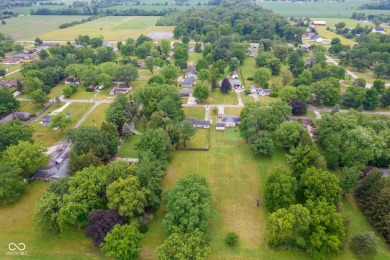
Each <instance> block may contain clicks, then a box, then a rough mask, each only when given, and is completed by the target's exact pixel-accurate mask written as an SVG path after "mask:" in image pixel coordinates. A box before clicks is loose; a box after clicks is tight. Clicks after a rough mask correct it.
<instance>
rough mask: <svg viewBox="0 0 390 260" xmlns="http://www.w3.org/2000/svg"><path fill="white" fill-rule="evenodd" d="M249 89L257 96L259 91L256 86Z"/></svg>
mask: <svg viewBox="0 0 390 260" xmlns="http://www.w3.org/2000/svg"><path fill="white" fill-rule="evenodd" d="M249 89H250V90H251V93H252V94H256V93H257V89H256V87H255V86H250V87H249Z"/></svg>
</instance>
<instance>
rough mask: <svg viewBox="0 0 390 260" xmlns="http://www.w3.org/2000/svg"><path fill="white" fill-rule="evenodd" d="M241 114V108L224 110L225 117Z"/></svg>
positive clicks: (226, 108)
mask: <svg viewBox="0 0 390 260" xmlns="http://www.w3.org/2000/svg"><path fill="white" fill-rule="evenodd" d="M240 112H241V108H238V107H225V109H224V113H225V115H231V116H239V115H240Z"/></svg>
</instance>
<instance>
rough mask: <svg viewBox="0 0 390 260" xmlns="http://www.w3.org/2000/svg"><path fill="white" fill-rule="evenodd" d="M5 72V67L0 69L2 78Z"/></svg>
mask: <svg viewBox="0 0 390 260" xmlns="http://www.w3.org/2000/svg"><path fill="white" fill-rule="evenodd" d="M6 74H7V71H6V70H5V69H0V77H2V78H4V76H5V75H6Z"/></svg>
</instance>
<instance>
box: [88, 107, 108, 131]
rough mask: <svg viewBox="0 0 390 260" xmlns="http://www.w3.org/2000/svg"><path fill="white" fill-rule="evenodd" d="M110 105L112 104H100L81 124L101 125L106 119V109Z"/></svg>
mask: <svg viewBox="0 0 390 260" xmlns="http://www.w3.org/2000/svg"><path fill="white" fill-rule="evenodd" d="M109 106H110V104H100V105H98V106H97V107H96V108H95V109H94V110H93V111H92V113H91V114H90V115H89V116H88V117H87V118H86V119H85V120H84V122H83V123H82V124H81V125H82V126H97V127H100V126H101V125H102V124H103V122H104V121H105V119H106V110H107V108H108V107H109Z"/></svg>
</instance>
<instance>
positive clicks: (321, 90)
mask: <svg viewBox="0 0 390 260" xmlns="http://www.w3.org/2000/svg"><path fill="white" fill-rule="evenodd" d="M348 89H349V88H348ZM313 92H314V94H315V95H316V99H317V100H318V101H322V102H323V103H324V104H325V105H329V106H334V105H336V104H337V103H338V102H339V100H340V96H339V95H340V94H339V93H340V83H339V82H338V80H337V79H334V78H330V79H321V80H320V81H317V82H315V83H314V84H313Z"/></svg>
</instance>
